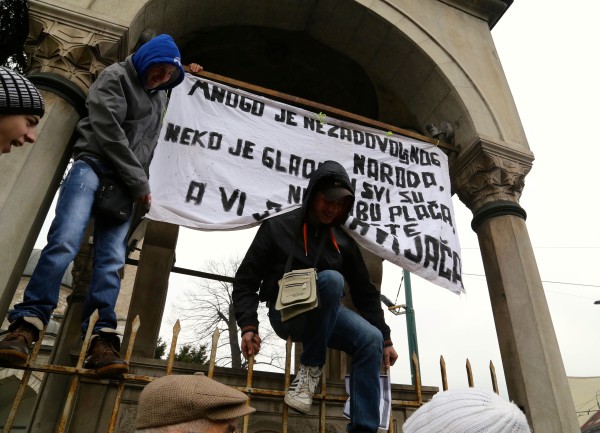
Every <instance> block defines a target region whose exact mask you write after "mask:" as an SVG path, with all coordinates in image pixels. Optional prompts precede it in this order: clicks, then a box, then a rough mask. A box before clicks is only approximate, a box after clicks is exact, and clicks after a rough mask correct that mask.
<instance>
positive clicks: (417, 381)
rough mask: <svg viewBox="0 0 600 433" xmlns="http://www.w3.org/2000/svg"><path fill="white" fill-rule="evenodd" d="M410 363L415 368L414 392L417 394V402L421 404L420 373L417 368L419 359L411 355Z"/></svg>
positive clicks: (414, 354) (415, 355)
mask: <svg viewBox="0 0 600 433" xmlns="http://www.w3.org/2000/svg"><path fill="white" fill-rule="evenodd" d="M412 362H413V365H414V367H415V390H416V392H417V401H418V402H419V403H423V395H422V394H421V372H420V368H419V358H417V354H416V353H413V355H412Z"/></svg>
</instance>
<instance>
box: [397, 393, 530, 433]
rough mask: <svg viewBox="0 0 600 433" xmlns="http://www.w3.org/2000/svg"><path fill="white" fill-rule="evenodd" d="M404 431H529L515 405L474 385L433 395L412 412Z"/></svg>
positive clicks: (518, 432) (457, 432)
mask: <svg viewBox="0 0 600 433" xmlns="http://www.w3.org/2000/svg"><path fill="white" fill-rule="evenodd" d="M402 431H403V432H404V433H530V432H531V430H530V429H529V426H528V425H527V419H526V418H525V414H523V412H521V410H520V409H519V408H518V407H517V405H516V404H514V403H511V402H509V401H506V400H504V399H503V398H501V397H499V396H498V395H496V394H495V393H493V392H490V391H484V390H481V389H476V388H467V389H457V390H450V391H444V392H440V393H438V394H436V395H435V396H434V397H433V399H432V400H431V401H430V402H428V403H425V404H424V405H423V406H421V407H420V408H419V409H418V410H417V411H416V412H415V413H413V414H412V415H411V416H410V417H409V418H408V420H407V421H406V423H405V424H404V426H403V427H402Z"/></svg>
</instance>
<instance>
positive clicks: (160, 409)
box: [135, 373, 256, 433]
mask: <svg viewBox="0 0 600 433" xmlns="http://www.w3.org/2000/svg"><path fill="white" fill-rule="evenodd" d="M247 402H248V397H247V396H246V394H244V393H243V392H240V391H238V390H236V389H233V388H231V387H229V386H227V385H223V384H222V383H219V382H216V381H214V380H212V379H209V378H208V377H206V376H205V375H204V374H203V373H196V374H193V375H174V376H164V377H161V378H159V379H156V380H154V381H152V382H150V383H149V384H148V385H146V387H145V388H144V390H143V391H142V394H141V395H140V399H139V401H138V411H137V417H136V420H135V428H136V430H135V432H136V433H192V432H193V433H235V432H237V425H238V422H239V419H240V418H241V417H243V416H245V415H248V414H250V413H252V412H254V411H255V410H256V409H254V408H253V407H250V406H248V405H247Z"/></svg>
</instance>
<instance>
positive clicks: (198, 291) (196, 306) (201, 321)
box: [173, 257, 285, 370]
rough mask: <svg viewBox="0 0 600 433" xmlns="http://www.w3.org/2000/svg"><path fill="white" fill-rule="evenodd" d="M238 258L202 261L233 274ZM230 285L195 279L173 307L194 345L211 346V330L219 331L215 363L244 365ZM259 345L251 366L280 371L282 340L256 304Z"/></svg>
mask: <svg viewBox="0 0 600 433" xmlns="http://www.w3.org/2000/svg"><path fill="white" fill-rule="evenodd" d="M240 261H241V260H240V259H239V258H235V257H230V258H229V259H226V260H223V261H220V262H216V261H209V262H207V263H206V264H205V268H206V271H207V272H210V273H212V274H217V275H226V276H233V275H235V272H236V271H237V268H238V267H239V264H240ZM232 289H233V287H232V285H231V284H230V283H227V282H223V281H215V280H209V279H204V278H201V279H198V280H197V282H196V284H195V287H194V288H193V289H189V290H187V291H186V292H185V294H184V297H183V299H182V300H179V301H178V302H176V303H175V305H174V306H173V309H174V311H175V312H176V314H177V315H179V316H180V320H181V322H182V326H185V327H186V328H188V329H191V331H192V332H193V337H192V338H191V339H189V341H187V342H188V343H193V344H195V345H206V346H207V347H208V348H210V347H211V346H212V335H213V332H214V331H215V329H218V330H219V331H220V332H221V337H220V339H219V343H218V345H217V356H216V362H217V364H218V365H222V366H231V367H233V368H243V369H247V368H248V362H247V360H246V359H244V357H243V355H242V350H241V347H240V336H239V333H238V328H237V323H236V321H235V315H234V309H233V300H232V294H231V292H232ZM258 315H259V320H260V322H261V338H262V347H261V351H260V353H259V354H258V355H257V356H256V358H255V361H254V363H255V365H268V366H272V367H275V368H277V369H280V370H283V369H284V365H285V343H284V342H283V341H282V340H281V339H280V338H279V337H278V336H277V335H276V334H275V332H274V331H273V330H272V329H271V325H270V323H269V319H268V317H267V314H266V308H264V307H262V306H259V311H258Z"/></svg>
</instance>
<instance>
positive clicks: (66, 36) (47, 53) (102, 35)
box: [25, 1, 128, 92]
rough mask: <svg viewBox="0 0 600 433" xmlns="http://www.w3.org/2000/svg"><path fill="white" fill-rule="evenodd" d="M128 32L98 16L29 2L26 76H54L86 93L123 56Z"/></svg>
mask: <svg viewBox="0 0 600 433" xmlns="http://www.w3.org/2000/svg"><path fill="white" fill-rule="evenodd" d="M88 12H89V11H88ZM127 30H128V29H127V27H126V26H124V25H119V24H115V23H112V22H108V21H105V20H103V19H102V17H99V16H90V15H89V14H87V15H86V14H82V11H75V10H70V9H66V8H62V7H60V6H56V5H50V4H48V3H43V2H40V1H31V2H30V11H29V37H28V38H27V43H26V45H25V51H26V53H27V55H28V57H29V59H30V66H29V68H28V73H36V72H38V73H39V72H49V73H53V74H56V75H59V76H61V77H63V78H66V79H67V80H69V81H71V82H73V83H74V84H76V85H77V86H78V87H79V88H80V89H82V90H83V91H84V92H87V89H88V88H89V87H90V85H91V84H92V82H93V81H94V80H95V79H96V77H97V76H98V74H99V73H100V72H101V71H102V70H103V69H104V68H105V67H106V66H108V65H110V64H112V63H114V62H115V61H118V60H122V59H123V58H124V57H125V56H126V53H127V51H126V46H125V45H126V41H127Z"/></svg>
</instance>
